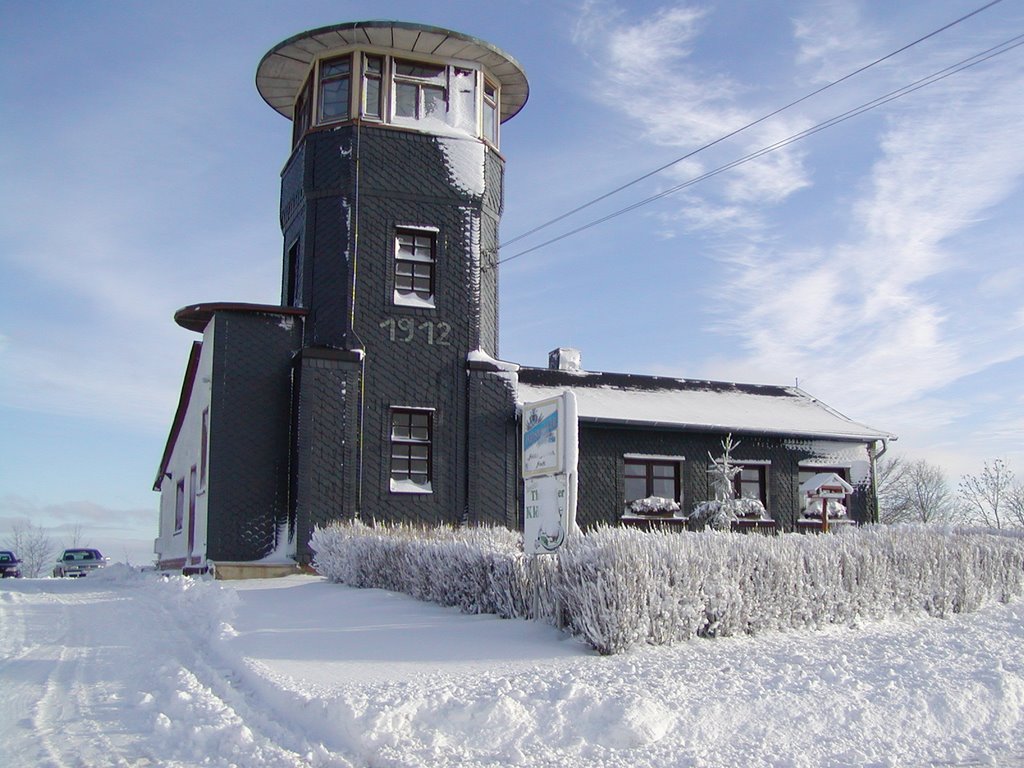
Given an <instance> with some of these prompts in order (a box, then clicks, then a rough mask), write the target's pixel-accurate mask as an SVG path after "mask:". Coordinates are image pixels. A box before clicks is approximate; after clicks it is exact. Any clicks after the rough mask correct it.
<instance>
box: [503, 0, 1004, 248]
mask: <svg viewBox="0 0 1024 768" xmlns="http://www.w3.org/2000/svg"><path fill="white" fill-rule="evenodd" d="M1002 1H1003V0H992V2H989V3H986V4H985V5H983V6H981V7H980V8H976V9H975V10H973V11H971V12H970V13H967V14H964V15H963V16H961V17H960V18H958V19H955V20H954V21H951V22H949V23H948V24H946V25H944V26H942V27H939V28H938V29H936V30H933V31H931V32H929V33H928V34H927V35H924V36H923V37H919V38H918V39H917V40H914V41H913V42H910V43H907V44H906V45H904V46H902V47H900V48H897V49H896V50H895V51H892V52H891V53H887V54H886V55H885V56H882V57H881V58H878V59H875V60H874V61H872V62H871V63H869V64H865V65H864V66H862V67H859V68H857V69H855V70H853V71H852V72H850V73H848V74H846V75H843V76H842V77H840V78H839V79H838V80H833V81H832V82H830V83H826V84H825V85H823V86H821V87H820V88H818V89H817V90H814V91H811V92H810V93H808V94H806V95H804V96H801V97H800V98H799V99H796V100H795V101H791V102H789V103H788V104H786V105H785V106H783V107H779V108H778V109H776V110H774V111H772V112H769V113H768V114H766V115H764V116H762V117H759V118H758V119H757V120H754V121H752V122H749V123H747V124H746V125H744V126H741V127H740V128H736V129H735V130H733V131H730V132H729V133H727V134H725V135H724V136H720V137H719V138H717V139H715V140H714V141H710V142H708V143H707V144H704V145H703V146H701V147H698V148H697V149H694V150H692V151H690V152H687V153H686V154H685V155H682V156H681V157H677V158H676V159H675V160H672V161H670V162H668V163H665V164H664V165H662V166H659V167H658V168H655V169H654V170H652V171H648V172H647V173H645V174H643V175H642V176H637V177H636V178H635V179H633V180H632V181H628V182H626V183H625V184H622V185H620V186H618V187H616V188H615V189H613V190H611V191H610V192H605V193H604V194H603V195H599V196H598V197H595V198H593V199H592V200H589V201H587V202H585V203H583V204H582V205H579V206H577V207H575V208H573V209H572V210H570V211H567V212H565V213H563V214H561V215H559V216H556V217H555V218H553V219H550V220H548V221H546V222H544V223H543V224H539V225H538V226H536V227H534V228H533V229H530V230H528V231H526V232H523V233H522V234H519V235H516V236H515V237H513V238H512V239H510V240H507V241H505V242H503V243H501V244H500V245H499V246H498V249H499V250H500V249H501V248H504V247H506V246H509V245H512V243H516V242H518V241H520V240H523V239H525V238H527V237H529V236H530V235H533V234H536V233H537V232H540V231H541V230H542V229H547V228H548V227H550V226H552V225H553V224H557V223H558V222H560V221H562V220H564V219H567V218H569V217H570V216H573V215H575V214H577V213H579V212H580V211H582V210H585V209H587V208H589V207H590V206H592V205H595V204H596V203H599V202H601V201H602V200H607V199H608V198H609V197H612V196H613V195H617V194H618V193H619V192H622V191H623V190H625V189H629V188H630V187H632V186H634V185H636V184H639V183H640V182H641V181H644V180H646V179H649V178H650V177H651V176H654V175H656V174H659V173H661V172H662V171H664V170H667V169H669V168H671V167H672V166H674V165H678V164H679V163H681V162H683V161H684V160H688V159H689V158H691V157H693V156H694V155H697V154H699V153H701V152H703V151H704V150H706V149H710V148H711V147H713V146H715V145H716V144H721V143H722V142H723V141H726V140H728V139H731V138H732V137H734V136H736V135H738V134H740V133H742V132H743V131H746V130H747V129H749V128H753V127H754V126H755V125H759V124H760V123H763V122H764V121H766V120H770V119H771V118H773V117H775V116H776V115H778V114H781V113H782V112H785V111H786V110H787V109H790V108H791V107H795V106H796V105H797V104H800V103H802V102H805V101H807V100H808V99H811V98H813V97H815V96H817V95H818V94H820V93H822V92H824V91H827V90H828V89H829V88H832V87H833V86H836V85H839V84H840V83H842V82H845V81H846V80H849V79H850V78H852V77H855V76H856V75H859V74H860V73H861V72H864V71H866V70H868V69H871V67H874V66H876V65H878V64H881V63H882V62H883V61H886V60H888V59H891V58H892V57H893V56H897V55H899V54H901V53H903V52H904V51H906V50H908V49H910V48H913V47H914V46H915V45H917V44H919V43H923V42H924V41H925V40H928V39H929V38H932V37H935V36H936V35H938V34H940V33H942V32H945V31H946V30H947V29H950V28H951V27H954V26H956V25H957V24H960V23H961V22H964V21H966V20H967V19H969V18H971V17H972V16H976V15H978V14H979V13H981V12H982V11H986V10H988V9H989V8H991V7H992V6H993V5H997V4H998V3H1001V2H1002ZM498 263H499V264H500V263H501V262H498Z"/></svg>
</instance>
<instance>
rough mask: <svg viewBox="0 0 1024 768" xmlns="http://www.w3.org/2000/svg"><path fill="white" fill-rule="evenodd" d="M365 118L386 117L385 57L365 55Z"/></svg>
mask: <svg viewBox="0 0 1024 768" xmlns="http://www.w3.org/2000/svg"><path fill="white" fill-rule="evenodd" d="M362 61H363V64H362V67H363V99H362V107H363V117H369V118H372V119H375V120H380V119H381V118H382V117H383V116H384V109H383V104H384V57H383V56H371V55H369V54H363V56H362Z"/></svg>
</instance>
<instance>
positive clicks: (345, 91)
mask: <svg viewBox="0 0 1024 768" xmlns="http://www.w3.org/2000/svg"><path fill="white" fill-rule="evenodd" d="M351 85H352V57H351V56H341V57H339V58H337V59H330V60H328V61H325V62H323V63H321V64H320V122H323V123H333V122H336V121H338V120H347V119H348V116H349V112H348V110H349V101H350V90H349V89H350V88H351Z"/></svg>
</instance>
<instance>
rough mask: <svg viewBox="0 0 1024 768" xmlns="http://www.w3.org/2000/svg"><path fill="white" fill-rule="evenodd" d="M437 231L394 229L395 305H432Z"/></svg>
mask: <svg viewBox="0 0 1024 768" xmlns="http://www.w3.org/2000/svg"><path fill="white" fill-rule="evenodd" d="M436 262H437V232H435V231H431V230H426V229H413V228H407V227H399V228H398V229H396V230H395V291H394V301H395V304H403V305H405V306H414V307H433V306H434V267H435V265H436Z"/></svg>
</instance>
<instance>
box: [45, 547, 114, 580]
mask: <svg viewBox="0 0 1024 768" xmlns="http://www.w3.org/2000/svg"><path fill="white" fill-rule="evenodd" d="M106 564H107V558H105V557H104V556H103V555H101V554H100V551H99V550H98V549H79V548H75V549H65V550H64V551H63V552H61V553H60V557H58V558H57V564H56V565H55V566H53V577H54V578H55V579H62V578H64V577H65V576H69V577H75V576H85V575H86V574H88V573H91V572H92V571H95V570H96V569H97V568H103V567H105V566H106Z"/></svg>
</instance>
